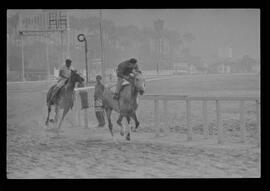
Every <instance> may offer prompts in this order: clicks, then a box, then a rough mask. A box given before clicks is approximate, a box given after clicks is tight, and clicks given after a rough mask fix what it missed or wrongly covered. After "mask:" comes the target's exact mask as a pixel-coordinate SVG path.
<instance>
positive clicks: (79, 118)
mask: <svg viewBox="0 0 270 191" xmlns="http://www.w3.org/2000/svg"><path fill="white" fill-rule="evenodd" d="M77 98H78V99H77V120H78V125H79V127H80V126H81V108H80V105H81V104H79V103H81V102H80V101H79V99H81V98H80V96H79V91H78V93H77Z"/></svg>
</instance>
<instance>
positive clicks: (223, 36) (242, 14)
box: [18, 9, 260, 59]
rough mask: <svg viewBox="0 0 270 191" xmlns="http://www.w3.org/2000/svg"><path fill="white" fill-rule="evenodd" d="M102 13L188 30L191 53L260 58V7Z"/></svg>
mask: <svg viewBox="0 0 270 191" xmlns="http://www.w3.org/2000/svg"><path fill="white" fill-rule="evenodd" d="M33 10H34V9H33ZM33 10H32V11H33ZM18 11H19V10H18ZM70 13H71V15H74V16H80V17H89V16H97V17H98V16H99V10H95V9H78V10H77V9H71V10H70ZM102 14H103V18H104V19H107V20H112V21H113V22H115V24H116V25H118V26H119V25H122V26H123V25H135V26H137V27H140V28H142V27H153V21H154V20H157V19H162V20H164V27H165V28H167V29H173V30H177V31H178V32H179V33H180V34H184V33H187V32H191V33H193V34H194V35H195V37H196V39H195V40H194V41H193V42H192V43H190V44H188V45H185V46H188V47H190V49H191V52H192V54H193V55H195V56H208V55H211V54H215V53H217V51H218V49H220V48H226V47H231V48H232V56H233V58H240V57H242V56H243V55H245V54H248V55H250V56H251V57H254V58H255V59H260V9H103V10H102Z"/></svg>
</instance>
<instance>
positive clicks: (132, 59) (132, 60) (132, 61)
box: [129, 58, 137, 64]
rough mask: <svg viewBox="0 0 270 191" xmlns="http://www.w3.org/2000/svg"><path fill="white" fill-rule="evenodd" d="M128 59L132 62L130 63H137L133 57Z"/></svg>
mask: <svg viewBox="0 0 270 191" xmlns="http://www.w3.org/2000/svg"><path fill="white" fill-rule="evenodd" d="M129 61H130V63H132V64H136V63H137V60H136V59H135V58H131V59H130V60H129Z"/></svg>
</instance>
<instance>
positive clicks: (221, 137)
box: [216, 100, 224, 144]
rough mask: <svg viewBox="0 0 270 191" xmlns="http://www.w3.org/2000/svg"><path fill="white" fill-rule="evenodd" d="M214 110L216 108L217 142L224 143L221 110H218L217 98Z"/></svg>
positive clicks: (218, 102)
mask: <svg viewBox="0 0 270 191" xmlns="http://www.w3.org/2000/svg"><path fill="white" fill-rule="evenodd" d="M216 110H217V129H218V144H223V143H224V137H223V126H222V121H221V111H220V101H219V100H216Z"/></svg>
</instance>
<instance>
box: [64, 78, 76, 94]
mask: <svg viewBox="0 0 270 191" xmlns="http://www.w3.org/2000/svg"><path fill="white" fill-rule="evenodd" d="M74 88H75V82H72V81H70V80H69V81H68V82H67V85H66V91H68V92H69V91H70V92H73V90H74Z"/></svg>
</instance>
